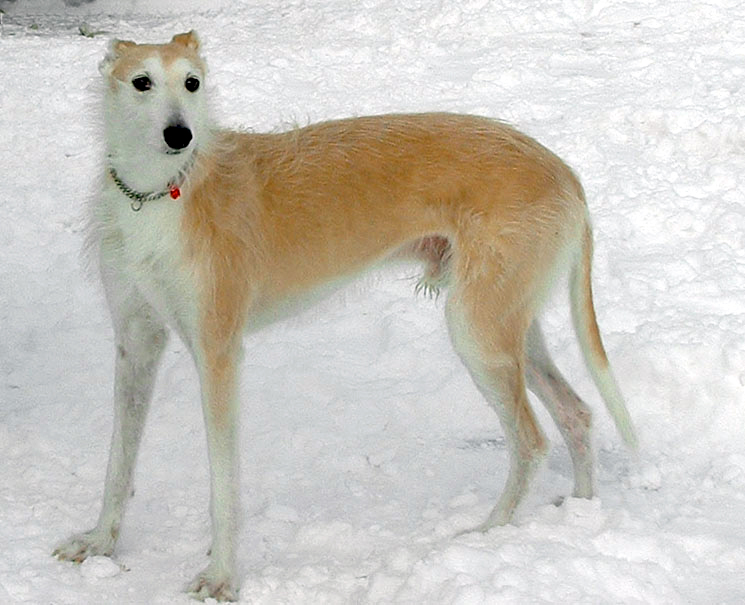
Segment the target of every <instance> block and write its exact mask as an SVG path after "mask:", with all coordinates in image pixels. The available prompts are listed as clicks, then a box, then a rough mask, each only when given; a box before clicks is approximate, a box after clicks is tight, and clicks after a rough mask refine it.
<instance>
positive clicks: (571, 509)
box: [0, 0, 745, 605]
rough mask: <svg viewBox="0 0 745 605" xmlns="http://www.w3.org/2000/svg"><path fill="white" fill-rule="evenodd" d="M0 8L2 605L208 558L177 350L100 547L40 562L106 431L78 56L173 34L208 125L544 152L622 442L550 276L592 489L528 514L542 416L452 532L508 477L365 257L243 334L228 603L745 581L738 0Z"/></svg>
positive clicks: (170, 585) (563, 479) (607, 597)
mask: <svg viewBox="0 0 745 605" xmlns="http://www.w3.org/2000/svg"><path fill="white" fill-rule="evenodd" d="M174 4H176V5H177V6H178V5H181V8H180V9H174V8H170V9H169V12H168V13H164V12H161V11H159V9H160V8H163V7H166V6H171V7H172V6H173V5H174ZM519 5H527V6H528V8H517V6H519ZM117 6H118V7H119V8H116V9H115V7H117ZM207 6H210V7H212V8H210V9H208V8H207ZM0 7H1V8H3V9H4V10H5V13H6V14H5V15H4V24H3V31H2V34H1V35H0V215H1V216H2V221H0V222H1V224H2V226H0V553H2V554H1V555H0V602H1V603H38V604H42V603H43V604H51V603H54V604H63V603H117V604H125V603H126V604H130V603H131V604H142V603H169V604H170V603H187V602H188V598H187V597H186V596H185V595H184V594H183V593H182V589H183V587H184V585H185V584H186V583H187V581H188V580H189V579H191V577H192V576H193V575H194V574H195V573H196V572H197V571H199V570H200V569H201V568H202V567H203V565H204V563H205V558H206V556H205V552H206V550H207V548H208V542H209V519H208V511H207V495H208V494H207V492H208V478H207V466H206V451H205V445H204V434H203V428H202V420H201V411H200V408H199V403H198V398H197V392H198V386H197V382H196V377H195V374H194V371H193V369H192V367H191V364H190V361H189V359H188V355H187V354H186V352H185V350H184V347H183V346H182V345H181V344H180V343H179V342H178V341H176V340H173V341H172V342H171V345H170V348H169V350H168V353H167V355H166V358H165V363H164V365H163V367H162V371H161V374H160V377H159V384H158V387H157V391H156V396H155V401H154V405H153V410H152V415H151V418H150V423H149V425H148V430H147V433H146V438H145V443H144V445H143V449H142V453H141V457H140V465H139V468H138V475H137V492H136V494H135V496H134V498H133V499H132V501H131V505H130V508H129V512H128V516H127V523H126V525H125V527H124V529H123V532H122V536H121V540H120V543H119V547H118V549H117V551H116V555H115V557H114V563H111V562H109V560H108V559H93V560H91V561H89V562H87V563H85V564H84V565H83V566H78V567H76V566H72V565H69V564H64V563H60V562H58V561H56V560H54V559H53V558H52V557H51V556H50V553H51V550H52V548H53V546H54V545H55V543H56V542H58V541H59V540H61V539H63V538H65V537H66V536H67V535H68V534H69V533H70V532H72V531H75V530H80V529H84V528H86V527H89V526H91V525H92V524H93V523H94V521H95V518H96V516H97V513H98V507H99V503H100V496H101V488H102V481H103V475H104V471H105V462H106V455H107V448H108V441H109V433H110V428H111V421H112V409H111V404H110V398H111V397H110V393H111V375H112V365H113V347H112V332H111V328H110V326H109V323H108V318H107V316H106V311H105V309H104V305H103V300H102V295H101V291H100V289H99V287H98V285H97V284H96V283H95V281H93V280H90V279H88V278H87V277H86V274H85V271H84V269H83V267H82V263H81V260H80V255H79V251H80V248H81V244H82V240H83V233H82V231H81V227H82V224H83V218H84V202H85V199H86V197H87V196H88V195H89V193H90V191H91V183H92V181H93V180H94V178H95V176H96V173H97V169H98V165H99V164H98V162H99V158H98V154H99V152H100V141H99V140H98V139H97V136H98V134H97V132H98V131H97V124H96V118H95V113H96V111H97V102H96V96H95V95H96V92H95V91H96V86H95V83H96V81H97V78H98V74H97V69H96V66H97V63H98V61H99V60H100V58H101V57H102V55H103V52H104V48H105V44H106V39H107V38H108V37H110V36H113V35H115V36H117V37H123V38H133V39H137V40H140V41H161V40H165V39H168V38H170V36H171V35H172V34H173V33H176V32H178V31H183V30H187V29H190V28H195V29H197V30H198V31H199V33H200V34H201V36H202V38H203V41H204V48H205V54H206V56H207V57H208V61H209V64H210V68H211V82H212V84H213V85H214V86H215V91H214V94H215V108H216V111H217V113H218V115H219V116H220V119H221V120H222V122H223V123H226V124H230V125H236V126H239V125H240V126H246V127H253V128H256V129H271V128H274V127H276V126H277V125H283V124H284V125H287V124H291V123H293V122H298V123H307V122H309V121H314V120H319V119H324V118H331V117H339V116H345V115H355V114H357V115H360V114H367V113H382V112H387V111H403V110H406V111H409V110H432V109H442V110H453V111H462V112H474V113H480V114H486V115H490V116H495V117H501V118H503V119H506V120H508V121H510V122H513V123H515V124H517V125H519V126H520V127H521V128H523V129H524V130H526V131H527V132H529V133H530V134H532V135H534V136H536V137H537V138H538V139H539V140H541V141H543V142H544V143H546V144H548V145H549V146H550V147H552V148H553V149H555V150H556V151H557V152H559V153H560V155H562V156H563V157H564V158H565V159H566V160H567V161H568V162H569V163H570V164H571V165H572V166H574V167H575V168H576V169H577V171H578V172H579V174H580V175H581V176H582V178H583V181H584V184H585V186H586V189H587V192H588V197H589V203H590V208H591V213H592V215H593V217H594V223H595V227H596V242H597V244H596V262H595V288H596V301H597V307H598V312H599V319H600V323H601V328H602V330H603V332H604V334H605V339H606V344H607V345H608V349H609V353H610V356H611V359H612V361H613V363H614V365H615V368H616V372H617V374H618V378H619V382H620V383H621V385H622V387H623V388H624V390H625V393H626V395H627V398H628V402H629V408H630V411H631V413H632V415H633V416H634V418H635V420H636V423H637V426H638V429H639V433H640V437H641V443H642V446H641V452H640V454H639V456H638V459H635V458H634V457H633V456H632V455H630V454H629V453H628V452H627V451H625V450H624V449H623V448H622V447H621V445H620V439H619V437H618V436H617V435H616V434H615V432H614V430H613V428H612V425H611V423H610V420H609V418H608V416H607V414H606V413H605V411H604V410H603V409H602V405H601V404H600V402H599V400H598V397H597V395H596V393H595V391H594V389H593V387H592V385H591V382H590V380H589V377H588V375H587V373H586V371H585V369H584V367H583V366H582V364H581V362H580V358H579V354H578V350H577V347H576V346H575V344H574V340H573V337H572V336H571V334H570V330H569V328H568V325H569V320H568V310H567V306H566V304H565V303H564V298H563V296H562V293H561V292H559V293H558V294H557V296H556V299H555V300H554V301H552V304H551V308H550V309H549V310H548V311H547V312H546V316H545V327H546V331H547V334H548V337H549V340H550V342H551V344H552V346H553V348H554V349H555V351H557V353H559V354H558V355H557V357H558V358H559V359H560V363H561V365H562V367H563V368H564V369H565V371H566V373H567V376H569V377H570V379H571V381H572V382H573V383H574V384H575V385H576V387H577V388H578V390H579V391H580V392H581V393H583V394H584V396H585V397H586V398H587V400H588V401H589V402H590V403H591V404H592V406H593V408H594V409H595V410H596V416H595V418H596V422H595V424H596V432H595V441H596V445H597V449H598V455H597V457H598V465H599V471H598V482H597V492H598V498H596V499H595V500H593V501H577V500H572V499H569V500H568V501H566V502H565V504H564V505H563V506H561V507H558V508H557V507H555V506H553V505H552V504H550V502H551V501H552V500H553V499H554V498H555V497H556V496H557V495H560V494H567V493H568V492H569V491H570V488H571V472H570V471H571V469H570V464H569V460H568V455H567V451H566V448H565V447H564V445H563V443H562V442H561V440H560V439H559V437H558V433H557V431H556V430H555V429H554V428H553V426H551V425H550V423H549V421H548V418H547V415H546V414H545V413H543V412H542V411H541V419H542V420H543V424H544V426H545V428H546V430H547V433H548V434H549V435H550V437H551V439H552V442H553V449H552V452H551V454H550V456H549V458H548V461H547V464H546V465H545V466H544V468H543V471H542V472H541V473H540V475H539V476H538V478H537V480H536V482H535V485H534V487H533V489H532V491H531V494H530V497H529V498H528V500H527V502H526V503H525V505H524V506H523V507H522V508H521V510H520V511H519V515H518V524H517V525H516V526H509V527H504V528H499V529H495V530H493V531H491V532H489V533H488V534H486V535H482V534H466V535H462V536H456V534H457V533H458V532H459V531H460V530H463V529H466V528H468V527H470V526H474V525H476V524H477V523H478V522H479V521H481V520H483V518H484V517H485V516H486V514H487V512H488V511H489V510H490V508H491V506H492V505H493V503H494V502H495V500H496V498H497V495H498V492H499V490H500V489H501V486H502V483H503V481H504V478H505V473H506V462H507V454H506V451H505V446H504V443H503V440H502V437H501V432H500V430H499V428H498V426H497V421H496V417H495V416H494V415H493V414H492V413H491V411H490V410H488V409H487V408H486V406H485V404H484V403H483V402H482V400H481V399H480V397H479V395H478V394H477V392H476V391H475V389H474V388H473V387H472V386H471V384H470V382H469V379H468V378H467V376H466V373H465V371H464V369H463V368H462V367H461V366H460V365H459V362H458V361H457V359H456V358H455V356H454V354H453V353H452V352H451V351H450V347H449V344H448V342H447V336H446V334H445V329H444V324H443V320H442V313H441V311H442V301H439V302H435V301H429V300H425V299H421V298H420V299H417V298H415V297H414V295H413V281H412V280H411V279H409V278H410V277H411V276H412V275H415V269H413V268H412V269H408V268H405V269H400V268H399V269H396V270H389V271H385V272H382V273H379V274H375V275H373V276H371V277H367V278H365V279H363V280H361V281H360V282H358V283H356V284H354V285H353V286H352V287H351V288H349V289H347V290H345V291H344V292H343V293H341V294H340V295H338V296H335V297H334V298H332V299H331V300H329V301H326V302H324V303H322V304H321V305H320V307H317V308H315V309H314V310H311V311H309V312H307V313H305V314H304V315H302V316H301V317H299V318H297V319H292V320H289V321H287V322H285V323H282V324H278V325H275V326H272V327H270V328H268V329H265V330H264V331H262V332H260V333H258V334H256V335H254V336H252V337H251V338H250V339H247V341H246V361H245V367H244V379H243V389H242V400H243V402H244V407H243V416H242V422H243V433H242V455H243V459H242V465H243V469H244V472H243V482H242V489H241V493H242V507H243V518H244V520H245V522H244V527H243V530H242V535H241V541H240V549H239V557H240V580H241V582H242V590H241V600H242V602H246V603H266V604H270V603H271V604H274V603H314V604H315V603H458V604H463V605H465V604H471V603H499V604H502V603H520V604H523V603H585V604H589V603H673V604H675V603H707V604H708V603H719V604H725V603H726V604H736V603H742V602H745V521H744V519H745V439H744V438H743V434H744V431H745V386H744V385H745V245H744V244H745V210H743V198H744V197H745V186H743V184H742V183H743V179H742V175H743V173H744V171H745V127H743V115H744V114H745V104H743V101H742V99H743V94H744V93H745V46H743V40H745V5H743V3H741V2H738V1H734V0H718V1H715V0H711V1H709V2H690V1H688V0H686V1H683V0H669V1H667V2H654V1H650V0H619V1H616V2H611V1H610V0H606V1H603V0H599V1H596V2H593V1H592V0H563V1H561V0H533V1H531V2H526V3H517V2H510V1H509V0H495V1H492V2H489V1H487V0H458V1H455V0H441V1H439V2H431V1H429V0H410V1H406V0H361V1H352V0H348V1H345V2H344V1H333V0H308V1H301V0H277V1H273V2H262V1H261V0H243V1H241V2H232V3H229V2H227V1H222V2H217V3H208V2H201V3H200V2H196V0H189V1H188V2H183V3H172V2H166V1H165V0H158V1H157V2H150V3H148V4H145V3H144V1H143V0H140V1H138V0H129V1H128V2H119V3H117V2H115V1H114V0H99V1H98V2H94V3H93V4H86V5H84V6H82V7H80V8H75V9H73V8H64V7H63V5H62V2H61V0H17V1H16V2H7V1H6V2H5V3H3V4H1V5H0ZM122 7H124V8H122ZM54 12H57V13H58V14H61V15H62V16H61V17H60V16H56V17H55V16H52V13H54ZM114 12H115V13H116V14H113V13H114ZM107 15H108V16H107ZM82 22H86V23H87V24H88V26H89V30H92V31H94V32H96V31H103V32H105V33H102V34H98V35H95V36H94V37H93V38H87V37H83V36H81V35H79V33H78V26H79V25H80V24H81V23H82Z"/></svg>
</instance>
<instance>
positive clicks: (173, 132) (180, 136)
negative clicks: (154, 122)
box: [163, 124, 192, 151]
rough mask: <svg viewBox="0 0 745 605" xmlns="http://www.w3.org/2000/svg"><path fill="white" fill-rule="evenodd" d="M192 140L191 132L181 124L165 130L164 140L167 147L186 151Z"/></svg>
mask: <svg viewBox="0 0 745 605" xmlns="http://www.w3.org/2000/svg"><path fill="white" fill-rule="evenodd" d="M191 138H192V135H191V130H189V129H188V128H187V127H186V126H182V125H180V124H177V125H175V126H168V127H167V128H166V129H165V130H163V139H164V140H165V142H166V145H168V147H170V148H171V149H173V150H176V151H181V150H182V149H186V148H187V147H188V146H189V143H190V142H191Z"/></svg>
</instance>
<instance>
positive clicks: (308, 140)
mask: <svg viewBox="0 0 745 605" xmlns="http://www.w3.org/2000/svg"><path fill="white" fill-rule="evenodd" d="M199 48H200V43H199V40H198V37H197V35H196V34H195V33H194V32H188V33H184V34H178V35H176V36H174V37H173V38H172V40H171V41H170V42H168V43H165V44H137V43H135V42H129V41H121V40H114V41H113V42H112V43H111V44H110V46H109V50H108V53H107V55H106V57H105V59H104V60H103V62H102V63H101V72H102V74H103V77H104V85H105V86H104V88H105V92H104V97H105V105H104V107H105V134H106V151H107V157H106V165H105V166H106V168H105V170H104V171H103V184H102V187H101V191H100V195H99V196H98V197H97V200H96V202H97V203H96V206H95V210H94V212H93V220H92V229H91V233H92V242H93V245H94V247H95V249H96V254H97V258H99V259H100V273H101V278H102V281H103V284H104V288H105V292H106V297H107V302H108V305H109V307H110V310H111V315H112V318H113V324H114V329H115V341H116V372H115V386H114V404H115V410H116V412H115V421H114V434H113V438H112V443H111V450H110V456H109V462H108V470H107V475H106V482H105V488H104V496H103V504H102V509H101V513H100V517H99V520H98V523H97V525H96V527H95V528H94V529H93V530H91V531H89V532H87V533H83V534H78V535H75V536H72V537H71V538H70V539H69V540H68V541H67V542H65V543H63V544H61V545H60V546H59V547H58V548H57V549H56V550H55V552H54V554H55V555H56V556H57V557H58V558H59V559H63V560H69V561H75V562H82V561H83V560H84V559H85V558H86V557H89V556H92V555H111V554H112V551H113V549H114V545H115V543H116V540H117V537H118V535H119V529H120V525H121V522H122V517H123V514H124V508H125V504H126V501H127V498H128V496H129V494H130V491H131V484H132V472H133V467H134V463H135V458H136V455H137V450H138V445H139V442H140V437H141V435H142V429H143V424H144V421H145V416H146V413H147V410H148V405H149V401H150V398H151V393H152V389H153V382H154V379H155V374H156V367H157V365H158V361H159V358H160V357H161V353H162V352H163V349H164V346H165V343H166V338H167V336H166V335H167V332H166V328H167V326H169V327H170V328H172V329H173V330H174V331H175V332H176V333H177V334H178V335H179V336H180V338H181V339H182V340H183V341H184V343H185V344H186V346H187V348H188V350H189V351H190V352H191V354H192V356H193V359H194V362H195V364H196V367H197V370H198V373H199V378H200V384H201V397H202V404H203V408H204V416H205V422H206V427H207V442H208V452H209V460H210V481H211V514H212V534H213V536H212V537H213V542H212V548H211V551H210V561H209V565H208V566H207V568H206V569H205V570H204V571H203V572H202V573H200V574H199V575H198V576H197V577H196V579H195V580H194V582H193V583H191V584H190V585H189V586H188V588H187V591H188V592H189V593H191V594H192V595H193V596H194V597H196V598H199V599H205V598H210V597H211V598H215V599H217V600H220V601H230V600H235V599H236V596H237V585H236V578H235V558H236V557H235V539H236V526H237V515H238V496H237V494H238V487H237V486H238V478H237V462H236V459H237V454H236V442H237V428H236V427H237V421H236V420H237V415H238V411H237V403H238V402H237V395H236V385H237V383H238V379H237V372H238V366H239V362H240V358H241V341H242V335H243V333H244V332H245V331H247V330H255V329H258V327H260V326H262V325H264V324H265V323H267V322H268V321H271V320H273V319H275V318H276V317H278V316H279V315H281V314H283V313H285V312H287V311H288V310H290V311H291V310H292V308H294V306H295V305H297V304H299V303H302V302H303V301H304V300H308V299H310V298H311V297H312V296H313V295H314V293H317V292H318V291H320V290H322V289H323V288H325V287H328V286H329V284H332V283H333V282H336V281H338V280H340V279H342V278H345V277H349V276H354V275H356V274H359V273H360V272H361V271H363V270H364V269H366V268H368V267H371V266H375V265H378V264H379V263H381V262H383V261H385V260H387V259H391V258H398V259H401V258H406V259H411V260H414V261H418V262H421V263H422V264H423V266H424V270H423V275H422V278H421V281H420V282H419V285H418V289H420V290H424V291H426V292H430V293H435V292H439V291H440V289H441V288H447V291H448V294H447V301H446V304H445V311H446V319H447V325H448V329H449V334H450V336H451V340H452V343H453V345H454V347H455V349H456V351H457V352H458V354H459V356H460V358H461V359H462V360H463V362H464V364H465V366H466V368H467V369H468V371H469V372H470V375H471V377H472V378H473V381H474V382H475V384H476V386H477V387H478V389H479V390H480V392H481V393H482V394H483V396H484V397H485V398H486V400H487V401H488V403H489V404H490V405H491V406H492V407H493V408H494V410H495V411H496V412H497V414H498V417H499V420H500V423H501V425H502V428H503V430H504V434H505V436H506V442H507V444H508V448H509V453H510V466H509V473H508V478H507V481H506V485H505V487H504V490H503V493H502V495H501V497H500V498H499V500H498V502H497V504H496V506H495V507H494V510H493V511H492V512H491V514H490V516H489V518H488V519H487V520H486V521H485V522H484V524H483V526H481V527H480V528H479V529H482V530H487V529H489V528H491V527H494V526H497V525H501V524H505V523H507V522H509V521H510V520H511V518H512V515H513V512H514V511H515V508H516V507H517V505H518V504H519V502H520V501H521V499H522V497H523V495H524V494H525V492H526V490H527V488H528V486H529V483H530V480H531V478H532V476H533V475H534V473H535V470H536V467H537V465H538V463H539V461H540V460H541V458H543V457H544V455H545V453H546V451H547V441H546V438H545V437H544V435H543V433H542V431H541V429H540V427H539V426H538V423H537V421H536V418H535V416H534V413H533V411H532V409H531V406H530V403H529V400H528V396H527V393H526V387H528V388H529V389H530V390H531V391H533V393H535V395H536V396H537V397H538V398H539V399H540V400H541V401H542V402H543V403H544V404H545V405H546V407H547V408H548V410H549V412H550V414H551V416H552V417H553V420H554V421H555V422H556V423H557V425H558V427H559V429H560V431H561V433H562V436H563V438H564V440H565V441H566V444H567V446H568V449H569V452H570V454H571V458H572V464H573V472H574V490H573V495H574V496H576V497H581V498H591V497H592V495H593V460H592V457H593V456H592V449H591V442H590V432H589V431H590V416H591V415H590V410H589V408H588V407H587V405H586V404H585V403H584V402H583V401H582V400H581V399H580V398H579V397H578V396H577V394H576V393H575V392H574V391H573V389H572V388H571V386H569V384H568V383H567V381H566V380H565V379H564V377H563V376H562V375H561V373H560V372H559V370H558V369H557V368H556V366H555V365H554V363H553V361H552V359H551V357H550V355H549V353H548V351H547V349H546V346H545V344H544V339H543V336H542V334H541V328H540V325H539V323H538V320H537V318H536V315H537V313H538V311H539V309H540V307H541V303H542V302H543V301H544V299H545V298H546V295H547V293H548V292H549V290H550V288H551V286H552V284H553V282H554V281H555V278H556V277H557V276H559V275H560V274H562V273H568V274H569V284H570V287H569V290H570V301H571V309H572V316H573V321H574V327H575V332H576V334H577V336H578V340H579V342H580V345H581V349H582V351H583V353H584V357H585V360H586V363H587V366H588V368H589V370H590V372H591V374H592V376H593V378H594V381H595V383H596V385H597V387H598V390H599V391H600V393H601V395H602V397H603V399H604V401H605V403H606V406H607V408H608V410H609V412H610V414H611V415H612V417H613V419H614V421H615V423H616V426H617V428H618V430H619V432H620V434H621V436H622V437H623V439H624V440H625V441H626V442H627V443H628V444H629V445H630V446H631V447H632V448H633V447H635V445H636V437H635V433H634V429H633V426H632V422H631V419H630V417H629V414H628V412H627V409H626V406H625V404H624V400H623V398H622V396H621V393H620V391H619V389H618V386H617V383H616V381H615V379H614V377H613V374H612V371H611V369H610V366H609V364H608V358H607V355H606V352H605V349H604V347H603V343H602V340H601V337H600V332H599V329H598V325H597V321H596V317H595V311H594V307H593V300H592V289H591V276H590V267H591V256H592V235H591V230H590V226H589V219H588V211H587V206H586V202H585V195H584V192H583V189H582V186H581V185H580V182H579V181H578V179H577V177H576V176H575V175H574V173H573V172H572V170H571V169H570V168H568V167H567V166H566V165H565V164H564V163H563V162H562V161H561V160H560V159H559V158H558V157H557V156H556V155H554V154H553V153H552V152H550V151H549V150H548V149H546V148H545V147H543V146H542V145H540V144H539V143H537V142H536V141H535V140H533V139H532V138H530V137H528V136H526V135H524V134H522V133H520V132H518V131H517V130H515V129H513V128H512V127H510V126H508V125H506V124H503V123H501V122H497V121H494V120H491V119H487V118H482V117H475V116H467V115H457V114H445V113H440V114H412V115H382V116H372V117H363V118H354V119H342V120H336V121H329V122H324V123H319V124H315V125H311V126H307V127H304V128H295V129H291V130H289V131H285V132H277V133H272V134H255V133H247V132H235V131H230V130H221V129H219V128H217V127H216V126H215V125H214V124H213V123H212V122H211V121H210V118H209V111H208V104H207V101H208V99H207V94H206V91H205V77H206V67H205V63H204V61H203V59H202V58H201V56H200V52H199Z"/></svg>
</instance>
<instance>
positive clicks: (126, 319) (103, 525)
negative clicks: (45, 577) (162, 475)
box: [54, 284, 166, 563]
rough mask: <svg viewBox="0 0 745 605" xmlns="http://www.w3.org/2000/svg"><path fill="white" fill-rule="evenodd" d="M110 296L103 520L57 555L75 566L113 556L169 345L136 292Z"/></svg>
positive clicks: (162, 329) (145, 303) (117, 292)
mask: <svg viewBox="0 0 745 605" xmlns="http://www.w3.org/2000/svg"><path fill="white" fill-rule="evenodd" d="M107 286H110V284H107ZM108 293H109V303H110V307H111V311H112V315H113V319H114V327H115V332H116V362H115V378H114V431H113V436H112V439H111V449H110V451H109V463H108V470H107V472H106V483H105V487H104V496H103V504H102V506H101V514H100V516H99V519H98V523H97V524H96V527H95V528H94V529H92V530H90V531H88V532H85V533H82V534H76V535H74V536H72V537H71V538H69V539H68V540H67V541H66V542H64V543H62V544H60V545H59V546H58V547H57V549H56V550H55V551H54V555H55V556H56V557H58V558H59V559H63V560H68V561H74V562H76V563H81V562H82V561H84V560H85V559H86V558H87V557H89V556H94V555H106V556H108V555H111V553H112V551H113V550H114V545H115V544H116V540H117V538H118V537H119V528H120V526H121V522H122V517H123V515H124V508H125V504H126V501H127V499H128V497H129V495H130V492H131V489H132V474H133V470H134V465H135V461H136V458H137V451H138V449H139V445H140V440H141V437H142V429H143V427H144V424H145V418H146V416H147V411H148V408H149V405H150V399H151V396H152V390H153V384H154V382H155V375H156V370H157V366H158V361H159V360H160V357H161V354H162V352H163V349H164V347H165V343H166V332H165V329H164V326H163V324H162V322H161V321H160V320H159V319H158V318H157V316H156V314H155V313H154V311H153V310H152V309H151V307H150V306H149V305H148V304H147V302H146V301H145V300H144V299H143V298H142V297H141V296H139V294H138V293H137V292H136V291H134V290H130V291H129V292H128V293H126V294H123V293H122V292H121V291H116V290H112V289H110V288H109V292H108Z"/></svg>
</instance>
